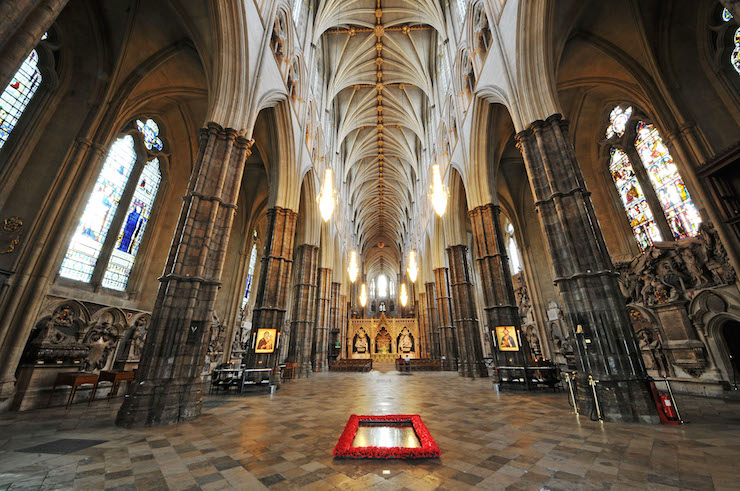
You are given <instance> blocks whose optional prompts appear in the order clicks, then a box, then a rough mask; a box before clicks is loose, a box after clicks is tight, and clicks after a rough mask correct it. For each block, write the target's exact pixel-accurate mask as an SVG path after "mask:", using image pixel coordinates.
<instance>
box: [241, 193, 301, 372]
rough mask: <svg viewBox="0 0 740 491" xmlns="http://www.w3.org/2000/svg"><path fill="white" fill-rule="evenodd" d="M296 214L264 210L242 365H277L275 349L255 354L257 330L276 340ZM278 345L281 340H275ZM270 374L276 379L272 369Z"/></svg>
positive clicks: (285, 298)
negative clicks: (259, 258)
mask: <svg viewBox="0 0 740 491" xmlns="http://www.w3.org/2000/svg"><path fill="white" fill-rule="evenodd" d="M297 218H298V213H296V212H294V211H293V210H289V209H287V208H280V207H277V206H276V207H275V208H270V209H269V210H267V230H266V233H265V253H264V255H263V257H262V266H261V268H260V279H259V283H257V291H256V293H257V297H256V298H255V302H254V313H253V314H252V335H251V337H250V339H249V343H248V345H247V353H246V362H245V363H246V366H247V367H249V368H273V369H275V368H276V367H277V365H278V354H279V352H280V348H279V346H277V345H276V346H275V351H274V352H272V353H255V348H256V346H257V342H258V340H257V339H256V337H257V335H258V330H259V329H276V331H275V332H276V340H278V338H279V336H280V334H281V332H282V327H283V321H284V320H285V311H286V304H287V302H288V289H289V288H290V280H291V272H292V269H293V240H294V238H295V225H296V220H297ZM279 342H280V343H282V340H280V341H279ZM273 372H274V373H273V375H274V376H277V372H276V370H273Z"/></svg>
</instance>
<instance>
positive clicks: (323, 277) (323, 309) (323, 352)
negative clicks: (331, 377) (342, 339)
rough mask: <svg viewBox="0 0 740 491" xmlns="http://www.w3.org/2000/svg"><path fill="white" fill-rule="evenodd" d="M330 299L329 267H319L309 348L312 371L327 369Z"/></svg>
mask: <svg viewBox="0 0 740 491" xmlns="http://www.w3.org/2000/svg"><path fill="white" fill-rule="evenodd" d="M330 301H331V269H330V268H319V285H318V305H317V312H316V327H315V333H314V339H313V347H312V349H311V365H312V367H313V371H314V372H325V371H326V370H328V369H329V362H328V359H329V314H330V306H329V302H330Z"/></svg>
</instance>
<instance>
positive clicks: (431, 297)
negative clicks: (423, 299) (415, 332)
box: [424, 281, 440, 360]
mask: <svg viewBox="0 0 740 491" xmlns="http://www.w3.org/2000/svg"><path fill="white" fill-rule="evenodd" d="M424 288H425V289H426V293H427V325H428V326H429V358H434V359H435V360H436V359H439V357H440V354H439V352H440V350H439V319H438V318H437V295H436V292H435V291H434V282H433V281H430V282H427V283H425V284H424Z"/></svg>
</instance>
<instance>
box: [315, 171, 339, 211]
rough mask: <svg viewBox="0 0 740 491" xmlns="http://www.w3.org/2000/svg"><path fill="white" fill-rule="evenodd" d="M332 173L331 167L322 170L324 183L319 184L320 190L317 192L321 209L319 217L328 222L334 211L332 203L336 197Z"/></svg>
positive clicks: (333, 203)
mask: <svg viewBox="0 0 740 491" xmlns="http://www.w3.org/2000/svg"><path fill="white" fill-rule="evenodd" d="M333 176H334V173H333V172H332V170H331V169H326V170H325V171H324V184H323V185H322V186H321V192H320V193H319V198H318V200H319V211H321V218H323V219H324V221H325V222H328V221H329V219H330V218H331V215H332V213H333V212H334V205H335V203H336V199H335V198H334V178H333Z"/></svg>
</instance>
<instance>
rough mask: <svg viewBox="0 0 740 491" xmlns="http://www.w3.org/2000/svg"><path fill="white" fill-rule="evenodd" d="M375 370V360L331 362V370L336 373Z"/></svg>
mask: <svg viewBox="0 0 740 491" xmlns="http://www.w3.org/2000/svg"><path fill="white" fill-rule="evenodd" d="M372 369H373V360H371V359H363V360H329V370H331V371H335V372H369V371H370V370H372Z"/></svg>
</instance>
